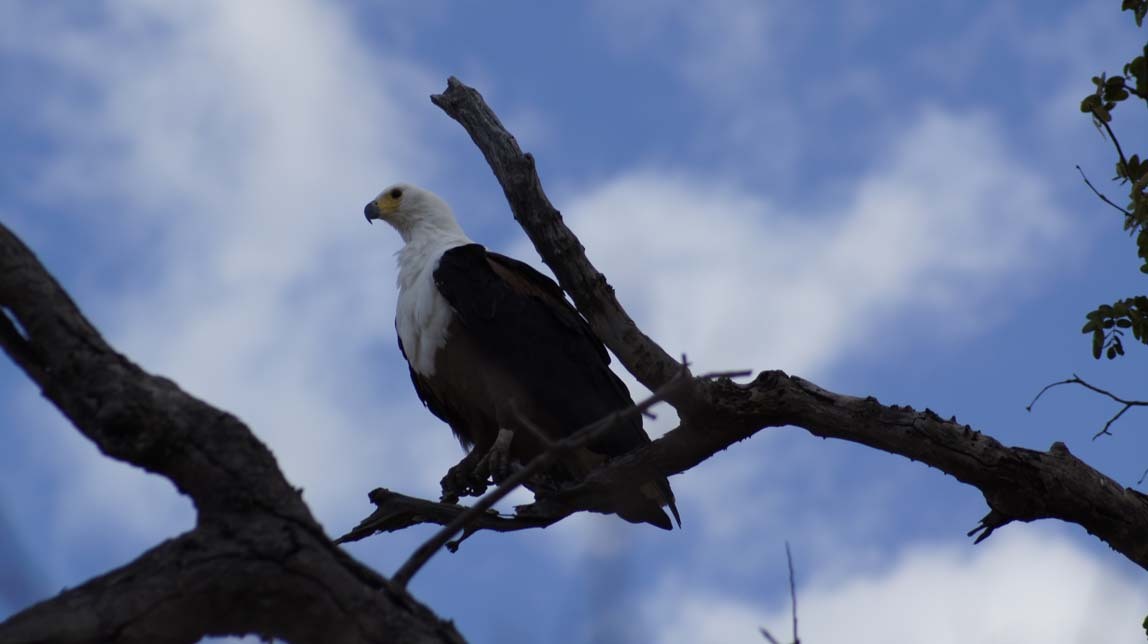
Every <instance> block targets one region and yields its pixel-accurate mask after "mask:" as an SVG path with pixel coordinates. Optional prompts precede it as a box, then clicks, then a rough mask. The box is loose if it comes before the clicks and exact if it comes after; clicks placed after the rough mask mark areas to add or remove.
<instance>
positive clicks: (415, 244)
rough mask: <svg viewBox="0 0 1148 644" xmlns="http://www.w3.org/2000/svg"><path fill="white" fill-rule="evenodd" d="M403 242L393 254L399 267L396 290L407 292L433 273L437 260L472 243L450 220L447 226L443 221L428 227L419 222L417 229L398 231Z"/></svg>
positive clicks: (426, 224) (426, 223)
mask: <svg viewBox="0 0 1148 644" xmlns="http://www.w3.org/2000/svg"><path fill="white" fill-rule="evenodd" d="M400 232H401V234H402V236H403V241H404V242H406V243H405V244H404V245H403V247H402V248H401V249H400V250H399V252H398V253H397V254H396V257H397V259H398V264H399V275H398V280H397V281H398V287H399V289H400V290H406V289H408V288H410V286H411V285H412V284H413V283H414V282H415V281H416V280H418V279H419V277H420V276H423V275H428V274H429V273H430V272H433V271H434V268H435V266H436V265H437V264H438V260H439V258H440V257H442V254H443V253H445V252H446V251H448V250H450V249H452V248H456V247H458V246H465V245H467V244H473V243H474V241H472V240H471V239H470V238H469V237H467V236H466V233H464V232H463V231H462V228H461V227H459V225H458V224H457V223H455V222H453V221H451V222H449V223H448V225H443V223H442V222H436V224H433V225H428V222H419V224H417V225H416V226H414V227H412V228H410V229H407V230H405V231H400Z"/></svg>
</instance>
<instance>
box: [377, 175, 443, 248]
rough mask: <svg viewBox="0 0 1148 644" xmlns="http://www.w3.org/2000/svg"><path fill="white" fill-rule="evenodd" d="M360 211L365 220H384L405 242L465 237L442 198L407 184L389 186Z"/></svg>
mask: <svg viewBox="0 0 1148 644" xmlns="http://www.w3.org/2000/svg"><path fill="white" fill-rule="evenodd" d="M363 214H364V215H366V217H367V221H368V222H372V221H373V220H375V219H381V220H383V221H385V222H387V223H388V224H390V225H391V226H392V227H394V229H395V230H397V231H399V234H400V235H402V238H403V241H404V242H407V243H410V242H411V241H413V240H418V239H420V238H434V237H454V236H457V237H459V238H461V239H466V234H465V233H463V231H462V228H461V227H459V225H458V221H457V220H455V218H454V212H452V211H451V209H450V206H449V205H447V203H446V202H445V201H443V200H442V198H441V197H439V196H438V195H436V194H435V193H433V192H431V191H430V190H424V189H422V188H419V187H418V186H412V185H411V184H409V183H396V184H394V185H393V186H388V187H387V188H386V189H385V190H383V191H382V192H380V193H379V196H377V197H375V198H374V199H373V200H372V201H371V202H370V203H368V204H367V207H366V208H364V209H363Z"/></svg>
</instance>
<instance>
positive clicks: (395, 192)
mask: <svg viewBox="0 0 1148 644" xmlns="http://www.w3.org/2000/svg"><path fill="white" fill-rule="evenodd" d="M401 196H403V191H402V189H401V188H391V199H398V198H399V197H401Z"/></svg>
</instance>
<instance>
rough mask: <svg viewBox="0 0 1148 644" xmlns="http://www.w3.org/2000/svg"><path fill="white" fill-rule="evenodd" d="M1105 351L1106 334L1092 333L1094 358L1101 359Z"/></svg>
mask: <svg viewBox="0 0 1148 644" xmlns="http://www.w3.org/2000/svg"><path fill="white" fill-rule="evenodd" d="M1103 350H1104V334H1103V333H1101V332H1100V331H1094V332H1093V333H1092V357H1093V358H1096V359H1097V360H1099V359H1100V352H1101V351H1103Z"/></svg>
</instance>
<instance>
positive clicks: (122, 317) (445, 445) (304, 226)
mask: <svg viewBox="0 0 1148 644" xmlns="http://www.w3.org/2000/svg"><path fill="white" fill-rule="evenodd" d="M20 7H22V10H23V11H26V13H22V14H21V15H20V16H18V17H19V18H20V20H19V23H20V24H23V25H24V26H25V30H24V31H21V32H17V31H16V30H12V29H9V30H7V31H6V32H5V34H4V48H5V49H6V50H8V51H9V52H10V53H11V52H18V53H19V54H20V55H22V56H26V57H28V58H30V59H33V60H36V61H38V63H39V64H42V65H45V66H46V68H47V69H49V70H51V72H52V73H53V74H55V75H56V77H57V78H67V79H68V83H67V84H68V86H69V87H79V88H82V90H81V91H68V92H60V93H57V94H52V95H51V96H50V97H49V98H50V100H49V101H48V103H47V104H46V105H45V112H44V113H45V114H46V117H45V120H44V122H43V123H42V124H41V126H42V127H45V128H48V129H49V130H50V131H52V132H54V133H55V135H56V136H58V137H59V138H60V139H61V140H66V141H67V143H68V144H67V146H66V147H64V148H62V149H61V150H60V151H59V154H58V155H56V156H55V157H54V158H52V159H51V161H50V162H49V163H48V164H47V165H46V166H45V170H44V172H43V173H42V174H41V175H39V177H38V180H39V182H40V183H39V186H38V190H39V191H40V192H41V194H42V195H45V198H47V199H49V200H50V199H51V195H58V197H57V199H61V200H66V203H64V204H62V205H66V206H67V207H61V208H60V210H61V212H67V213H70V214H71V215H72V216H75V217H77V218H78V219H80V220H82V225H87V226H90V227H91V228H92V230H93V231H94V232H95V233H96V235H97V237H96V239H97V242H96V243H94V244H92V245H91V246H90V247H89V249H87V251H86V252H90V253H92V254H100V253H101V252H102V253H121V254H122V255H123V257H125V258H130V259H124V260H122V261H123V265H122V266H121V268H122V270H123V271H124V272H125V273H128V274H131V273H135V275H133V276H132V277H131V278H129V279H126V280H125V281H126V282H128V284H127V288H125V284H122V283H120V284H115V285H114V286H116V287H118V288H115V289H103V288H96V287H95V285H91V286H92V288H90V290H83V289H82V290H81V291H80V292H78V293H77V295H78V297H79V299H80V301H81V303H84V302H85V301H93V300H94V301H97V302H100V303H101V304H100V305H99V307H98V308H99V310H100V311H101V312H102V313H103V318H104V319H105V320H108V321H107V322H106V323H105V326H106V327H107V328H106V329H105V330H106V331H107V332H108V335H109V336H110V337H111V339H112V340H113V341H114V342H115V343H116V344H117V346H119V347H120V348H121V349H122V350H124V351H125V352H126V353H128V354H129V355H131V356H132V357H133V358H135V359H137V360H139V361H140V362H141V363H142V364H143V365H144V366H145V367H146V368H148V369H150V370H152V371H155V372H159V373H163V374H165V375H167V376H170V377H172V378H174V379H176V380H177V381H178V382H180V383H181V385H182V386H184V387H185V388H186V389H188V390H189V391H191V392H192V393H194V394H196V395H200V396H203V397H204V398H206V399H207V400H209V401H211V402H213V403H215V404H218V405H220V406H222V407H224V408H226V409H229V410H230V411H233V412H235V413H237V414H238V415H239V416H240V417H242V418H243V419H244V420H246V421H248V422H249V423H250V424H251V425H252V427H253V428H254V429H255V430H256V432H257V433H258V434H259V435H260V437H261V438H262V439H263V440H265V441H266V442H267V443H268V444H269V445H270V447H271V448H272V450H273V451H274V452H275V454H276V456H277V457H278V459H279V461H280V464H281V465H282V466H283V468H284V469H285V471H286V473H287V475H288V477H289V479H290V480H292V481H293V482H294V483H295V484H297V485H300V486H301V487H303V488H304V490H305V495H306V497H307V499H308V500H309V501H310V502H311V503H312V506H313V507H314V508H315V510H316V511H317V512H318V514H319V515H320V517H322V518H324V519H326V520H328V521H331V520H338V521H339V522H340V523H346V522H348V521H350V520H352V519H353V518H357V517H355V515H356V514H357V513H360V512H362V511H363V508H362V507H361V506H362V505H364V503H363V498H364V492H365V491H366V490H368V489H370V488H371V487H373V486H374V485H376V484H379V483H382V482H383V477H384V476H385V477H387V478H388V479H390V480H403V481H406V482H407V483H408V484H410V485H413V486H415V487H419V486H422V487H424V488H425V489H422V490H420V491H424V492H426V493H432V492H433V491H434V489H435V487H436V483H437V478H438V474H441V472H437V473H436V474H435V475H434V476H432V475H431V473H430V472H431V470H434V469H436V468H429V467H419V466H416V465H412V462H413V461H417V460H418V459H413V458H412V454H414V453H427V450H429V455H427V456H425V458H426V459H427V460H428V461H430V462H433V461H434V460H435V457H434V455H436V454H437V455H440V456H442V459H441V460H442V467H443V469H444V470H445V467H446V466H447V465H449V460H450V458H452V457H454V456H456V454H455V453H454V452H455V451H457V447H456V446H454V445H452V439H451V438H450V436H449V432H446V431H439V430H438V428H437V427H436V428H435V429H434V430H433V431H430V430H428V431H425V432H424V431H420V428H422V427H428V428H429V427H430V426H432V425H437V421H436V420H434V419H433V418H432V417H430V416H429V415H428V414H426V413H425V412H424V411H423V410H422V409H421V408H419V406H418V403H417V401H416V400H415V398H414V397H413V396H412V395H409V382H408V381H407V379H406V373H405V370H404V369H403V368H401V364H402V363H401V359H398V358H397V355H395V354H396V352H395V349H394V343H393V335H392V331H391V317H392V306H393V293H394V287H393V278H392V274H393V273H392V268H391V263H392V260H391V258H390V255H391V252H392V251H393V250H395V249H396V248H397V246H398V239H397V237H396V236H393V235H390V234H389V233H390V231H388V230H385V229H381V228H379V227H374V228H373V229H372V228H368V227H367V225H366V224H365V223H364V222H363V220H362V216H361V211H362V205H363V203H365V202H366V200H367V199H369V198H370V197H371V196H372V195H373V194H374V193H375V192H376V191H377V190H378V189H379V187H380V186H382V185H385V184H386V183H387V182H389V181H392V180H396V179H399V178H407V179H413V180H419V179H420V178H421V179H423V180H426V179H429V178H430V177H431V176H432V173H433V170H432V169H431V168H430V166H429V164H427V163H426V162H425V158H424V156H423V152H422V150H421V145H420V140H419V134H418V133H419V131H420V128H421V123H420V119H419V118H417V117H415V116H414V112H415V110H414V108H413V107H412V106H413V105H414V104H415V102H416V101H417V105H418V106H419V109H420V110H421V111H424V112H429V110H427V109H426V108H425V107H424V104H425V96H426V95H427V94H428V93H430V91H431V90H432V88H437V87H438V85H439V84H440V81H439V80H438V79H430V78H428V77H427V76H426V75H425V74H423V73H422V72H420V71H419V69H418V68H417V67H415V66H413V65H408V64H406V63H404V62H402V61H401V60H399V59H394V58H387V57H381V56H379V55H378V54H375V53H372V52H371V51H370V49H369V48H368V47H367V45H366V43H364V42H362V41H361V40H360V39H358V38H357V37H356V35H355V33H354V32H353V30H352V29H351V26H350V25H349V24H348V23H347V19H346V16H345V15H344V14H343V13H341V12H339V11H337V10H336V9H335V8H334V7H333V6H332V5H328V4H324V3H317V2H306V1H299V2H289V3H259V2H251V3H231V2H215V3H212V4H211V6H210V7H205V6H198V7H197V8H196V9H195V10H189V9H187V8H186V7H181V6H179V5H174V4H169V3H161V2H148V1H143V0H141V1H138V2H124V3H116V4H112V5H101V7H100V8H99V9H96V10H94V13H96V14H98V15H97V16H95V17H94V18H92V22H84V21H76V20H74V19H71V17H67V16H63V15H56V14H54V13H53V12H52V9H51V8H46V9H41V8H40V7H42V5H33V4H31V3H29V4H28V5H20ZM9 11H11V9H9ZM11 24H12V23H11V22H9V25H11ZM37 33H51V34H52V37H51V39H50V41H46V40H44V39H42V38H39V37H37V36H36V35H35V34H37ZM396 97H404V98H401V99H400V98H396ZM77 204H84V205H83V206H80V207H77ZM35 225H39V226H50V225H51V223H50V222H38V223H37V224H35ZM119 229H124V230H125V231H138V230H139V229H144V230H146V231H148V233H147V234H145V235H138V236H137V235H134V234H131V233H129V234H127V235H125V236H124V243H127V244H129V246H128V247H119V248H117V247H116V241H117V240H116V231H117V230H119ZM80 261H83V260H80ZM128 262H131V264H130V265H129V264H128ZM141 267H146V276H145V277H141V276H139V274H138V273H139V272H140V271H141ZM392 403H395V404H394V405H392ZM51 413H52V412H51V411H49V410H46V409H45V410H43V411H42V412H40V413H39V415H41V416H45V415H48V414H51ZM37 422H39V423H44V422H51V421H45V420H40V421H37ZM45 437H52V439H53V440H58V441H60V442H61V443H62V446H61V449H60V450H59V452H58V453H59V454H60V455H61V458H60V460H59V462H56V463H54V465H55V466H56V467H58V468H59V473H60V474H61V476H60V477H59V480H60V481H61V484H62V485H63V486H65V487H66V488H67V489H66V490H63V491H62V493H61V494H60V495H59V497H58V498H59V499H67V501H58V502H60V503H63V504H65V505H66V507H64V506H61V507H60V509H59V511H60V512H61V516H62V517H66V518H65V519H63V520H64V522H65V528H66V531H67V532H68V534H69V537H70V538H72V539H79V538H85V539H86V538H88V535H89V534H90V533H91V530H81V529H80V527H81V526H83V525H93V524H95V525H108V526H117V528H116V530H115V533H116V534H119V535H121V536H122V534H123V531H124V530H125V529H127V530H130V531H132V532H135V533H137V534H140V535H141V537H143V538H153V537H154V536H155V535H157V534H158V535H163V534H167V533H170V532H171V531H172V529H173V526H172V513H171V512H166V511H159V510H158V508H174V510H173V512H175V514H176V515H177V516H185V515H186V511H187V509H186V502H184V501H182V500H179V499H178V498H177V497H176V495H174V494H171V493H170V492H171V491H170V490H159V489H158V488H157V490H153V492H155V493H154V494H149V493H146V492H143V491H142V490H144V489H146V486H142V485H138V484H137V483H138V479H139V477H138V474H137V473H136V472H135V471H133V470H131V469H130V468H124V467H123V466H119V465H116V464H114V463H111V462H109V461H107V459H104V458H102V457H101V456H99V455H98V454H97V453H96V452H95V451H94V450H91V449H90V448H87V446H82V447H81V446H80V443H79V441H78V440H77V437H76V436H74V435H66V434H64V433H59V434H50V433H45ZM438 439H441V440H438ZM64 472H68V473H69V474H68V475H67V476H63V473H64ZM161 487H162V486H161ZM141 495H146V502H135V501H133V500H132V499H137V500H142V499H143V498H145V497H144V496H141ZM342 527H345V526H343V525H336V526H332V529H333V530H338V529H340V528H342ZM97 532H100V531H99V530H97ZM106 532H107V533H108V534H112V533H113V531H112V530H111V529H109V530H107V531H106ZM144 533H147V534H146V535H145V534H144ZM81 535H83V536H81ZM117 538H121V537H117Z"/></svg>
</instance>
